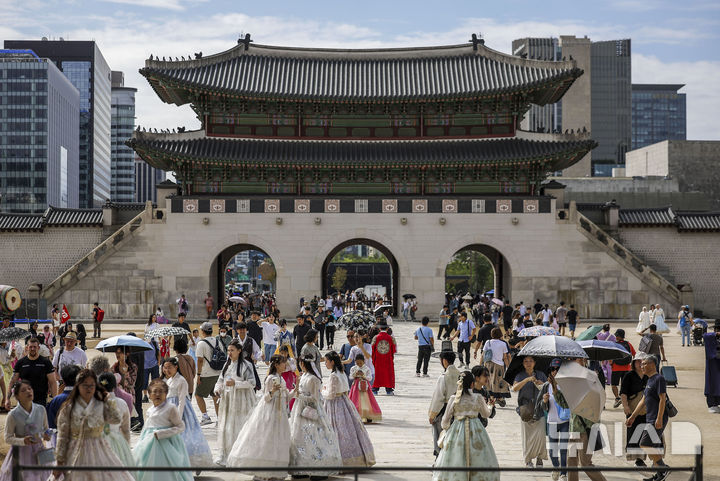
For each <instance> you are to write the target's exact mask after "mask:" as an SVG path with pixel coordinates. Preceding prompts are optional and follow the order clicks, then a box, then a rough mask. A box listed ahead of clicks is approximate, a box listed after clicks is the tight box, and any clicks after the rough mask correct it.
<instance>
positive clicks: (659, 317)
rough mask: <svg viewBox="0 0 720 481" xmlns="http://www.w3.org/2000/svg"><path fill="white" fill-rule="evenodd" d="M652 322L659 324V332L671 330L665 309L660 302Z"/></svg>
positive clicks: (663, 332) (664, 332) (665, 332)
mask: <svg viewBox="0 0 720 481" xmlns="http://www.w3.org/2000/svg"><path fill="white" fill-rule="evenodd" d="M652 323H653V324H655V325H656V326H657V332H658V334H667V333H669V332H670V328H669V327H668V326H667V324H665V311H663V308H662V307H660V304H656V305H655V316H654V317H653V322H652Z"/></svg>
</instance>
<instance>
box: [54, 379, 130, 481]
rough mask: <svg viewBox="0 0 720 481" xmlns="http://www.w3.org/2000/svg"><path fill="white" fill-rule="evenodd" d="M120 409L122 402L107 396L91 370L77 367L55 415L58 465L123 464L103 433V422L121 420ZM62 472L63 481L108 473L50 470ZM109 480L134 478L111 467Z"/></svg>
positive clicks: (94, 479)
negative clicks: (110, 478) (74, 377)
mask: <svg viewBox="0 0 720 481" xmlns="http://www.w3.org/2000/svg"><path fill="white" fill-rule="evenodd" d="M121 409H125V406H119V405H118V402H117V399H108V395H107V392H106V391H105V389H104V388H103V387H102V386H101V385H99V384H98V382H97V377H96V376H95V373H94V372H92V371H91V370H90V369H83V370H82V371H80V373H79V374H78V375H77V378H76V381H75V387H74V388H73V390H72V391H71V392H70V395H69V396H68V398H67V400H66V401H65V403H64V404H63V405H62V407H61V408H60V413H59V414H58V416H57V426H58V433H57V449H56V454H55V455H56V458H57V464H58V466H122V465H123V462H122V461H120V458H118V456H117V454H115V452H114V451H113V450H112V448H110V445H109V444H108V442H107V441H106V440H105V436H104V432H105V425H106V424H119V423H120V422H122V412H121ZM63 474H64V475H65V479H64V481H107V480H108V473H105V472H103V471H68V472H66V473H63V472H61V471H58V470H54V471H53V475H54V476H55V478H59V477H60V476H61V475H63ZM112 480H113V481H135V478H133V476H132V475H131V474H130V473H129V472H128V471H113V472H112Z"/></svg>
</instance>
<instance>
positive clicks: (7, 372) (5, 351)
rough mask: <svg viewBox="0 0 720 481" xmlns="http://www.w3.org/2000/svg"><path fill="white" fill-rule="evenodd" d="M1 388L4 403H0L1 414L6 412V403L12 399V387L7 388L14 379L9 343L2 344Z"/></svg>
mask: <svg viewBox="0 0 720 481" xmlns="http://www.w3.org/2000/svg"><path fill="white" fill-rule="evenodd" d="M0 370H1V371H2V372H1V373H0V386H2V403H0V412H5V411H6V409H5V402H6V401H7V400H8V398H9V397H10V392H9V391H10V390H11V389H12V386H7V383H9V382H10V379H12V377H13V368H12V359H11V357H10V349H9V346H8V343H7V342H0Z"/></svg>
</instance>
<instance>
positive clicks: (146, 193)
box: [133, 154, 165, 203]
mask: <svg viewBox="0 0 720 481" xmlns="http://www.w3.org/2000/svg"><path fill="white" fill-rule="evenodd" d="M133 158H134V162H135V202H147V201H148V200H149V201H152V202H153V203H157V188H156V187H157V185H158V184H159V183H160V182H162V181H163V180H165V172H163V171H162V170H160V169H156V168H155V167H153V166H151V165H150V164H148V163H147V162H145V161H144V160H142V159H141V158H140V157H139V156H138V155H137V154H134V157H133Z"/></svg>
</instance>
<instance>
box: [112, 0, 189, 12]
mask: <svg viewBox="0 0 720 481" xmlns="http://www.w3.org/2000/svg"><path fill="white" fill-rule="evenodd" d="M101 1H103V2H107V3H122V4H125V5H137V6H140V7H150V8H164V9H168V10H184V9H185V6H184V5H183V4H182V2H181V1H180V0H101Z"/></svg>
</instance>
